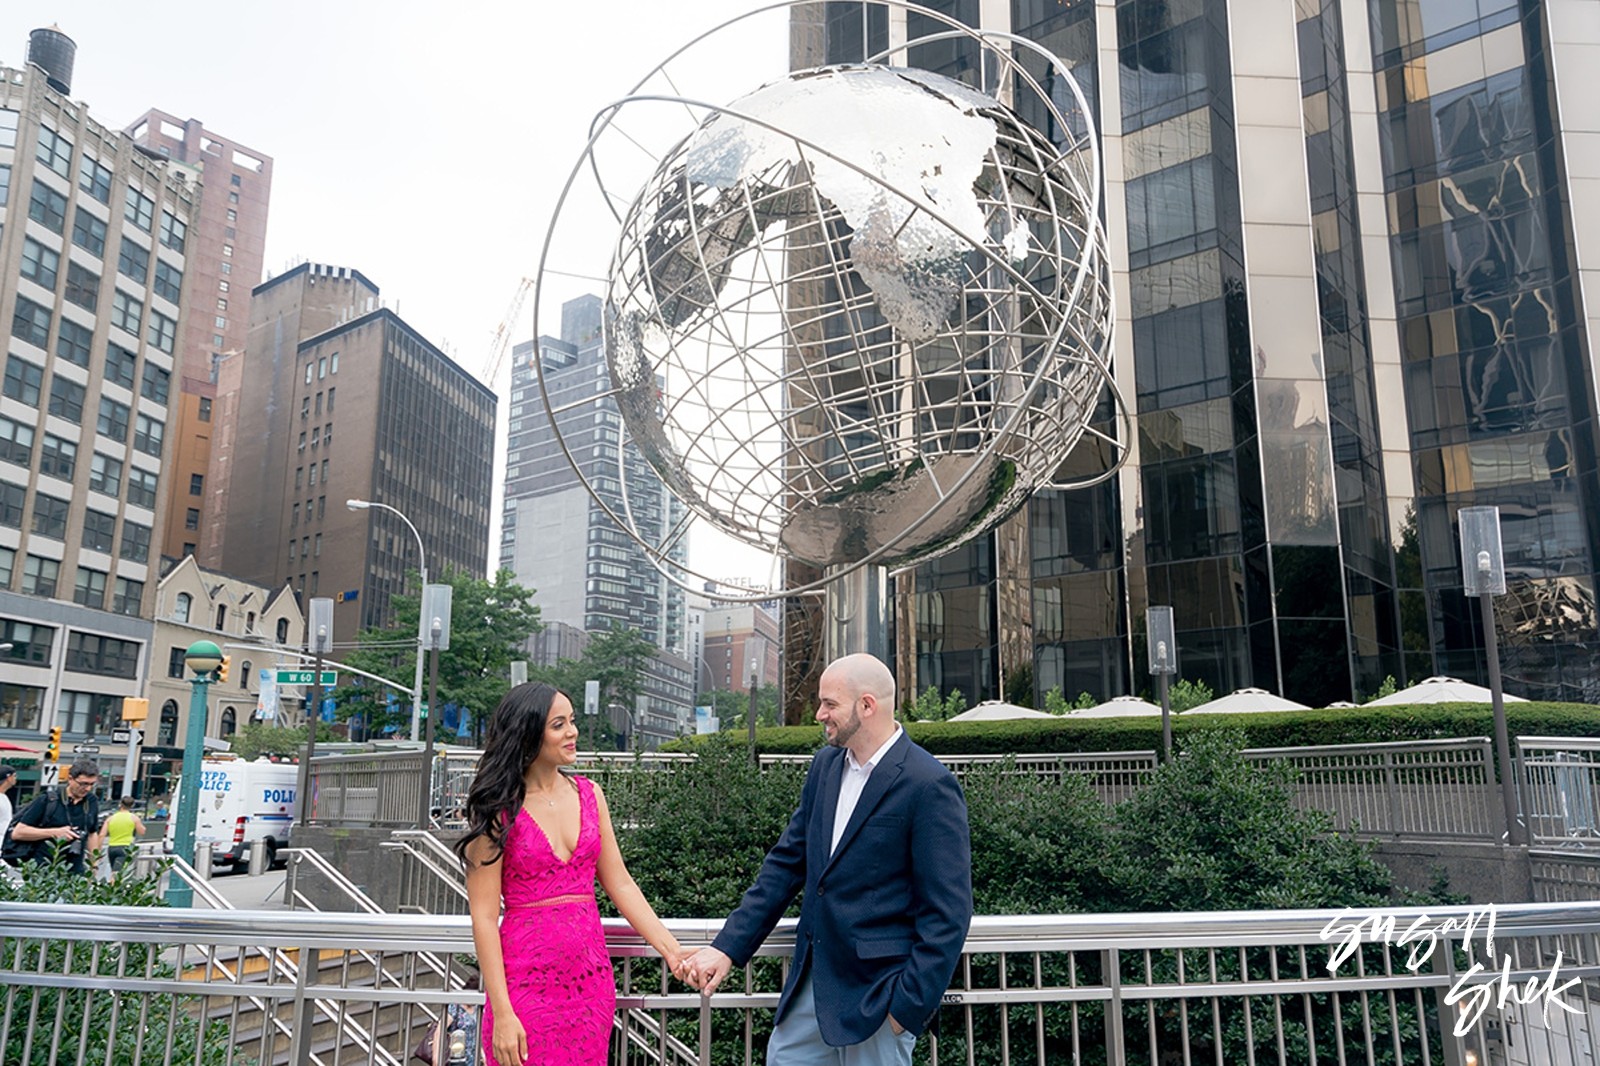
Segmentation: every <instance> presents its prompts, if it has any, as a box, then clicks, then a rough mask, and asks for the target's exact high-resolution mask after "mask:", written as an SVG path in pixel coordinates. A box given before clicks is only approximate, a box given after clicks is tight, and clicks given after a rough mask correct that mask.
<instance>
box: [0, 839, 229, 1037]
mask: <svg viewBox="0 0 1600 1066" xmlns="http://www.w3.org/2000/svg"><path fill="white" fill-rule="evenodd" d="M159 876H160V875H159V874H157V875H156V876H154V877H145V878H139V877H131V876H124V877H119V878H116V879H115V880H112V881H97V880H95V879H94V878H92V877H85V876H83V875H82V874H76V873H72V872H71V870H70V869H69V868H68V867H66V866H65V865H62V864H52V865H43V866H34V867H30V868H29V869H28V870H27V872H26V880H25V881H24V882H23V883H22V884H20V885H19V884H14V883H13V882H11V881H9V880H7V879H5V878H0V904H5V903H50V904H63V903H65V904H72V905H87V906H115V907H165V906H167V902H166V900H164V899H162V898H161V897H160V896H158V895H157V894H156V885H157V879H158V877H159ZM100 948H101V950H100V951H99V952H98V953H96V952H93V951H89V950H87V948H86V947H85V946H84V944H83V943H82V942H81V941H75V940H73V939H72V938H71V934H70V932H69V931H62V933H61V935H58V936H52V937H39V938H35V937H26V938H15V937H0V958H4V959H5V960H6V965H7V967H8V968H13V969H15V970H17V971H18V972H21V973H30V972H32V973H48V974H62V973H70V974H73V975H75V976H76V977H77V978H78V979H80V980H84V979H91V980H92V979H96V978H97V979H98V981H97V983H98V984H99V985H100V986H101V987H96V988H50V987H47V986H42V985H41V986H36V987H34V988H31V989H30V988H27V987H26V986H16V987H13V988H12V989H11V992H12V993H13V994H14V995H15V997H16V999H15V1002H14V1003H9V1002H8V1003H7V1010H8V1012H9V1013H10V1014H11V1018H12V1022H13V1023H12V1025H11V1026H10V1028H9V1030H8V1032H7V1034H6V1037H5V1044H4V1046H3V1048H0V1052H3V1054H0V1060H3V1061H4V1062H5V1063H6V1064H7V1066H50V1064H51V1063H53V1062H54V1061H55V1060H54V1059H52V1058H51V1048H50V1044H51V1041H50V1038H49V1034H48V1027H47V1026H46V1025H44V1024H42V1022H43V1020H45V1019H53V1018H64V1019H67V1020H68V1022H69V1024H68V1026H67V1029H66V1030H65V1031H63V1034H62V1038H63V1048H62V1054H63V1059H64V1060H72V1061H77V1062H95V1063H99V1062H114V1063H131V1062H152V1061H157V1060H161V1059H162V1056H163V1054H164V1053H165V1054H167V1055H168V1056H169V1058H168V1059H167V1060H166V1061H170V1062H184V1063H195V1064H197V1066H222V1064H224V1063H226V1062H228V1061H229V1053H230V1051H231V1049H232V1046H233V1040H232V1034H231V1033H230V1032H229V1031H228V1028H229V1019H228V1018H227V1017H226V1016H224V1017H223V1018H221V1019H220V1020H215V1021H208V1022H203V1021H202V1020H201V1016H202V1015H203V1010H202V1008H203V1007H204V1004H205V999H204V998H203V997H201V996H191V995H180V996H174V995H171V994H169V993H146V992H124V991H121V990H120V983H119V982H120V979H121V978H124V977H126V976H128V975H133V976H136V977H138V978H141V979H153V980H158V981H174V980H176V979H177V978H178V976H179V975H178V973H177V970H176V968H175V967H174V966H173V965H172V963H171V962H170V961H169V960H170V958H171V957H172V955H171V953H170V952H169V951H168V947H167V946H166V945H162V944H147V943H142V942H139V941H128V942H114V943H107V944H103V945H100ZM69 951H70V955H69ZM69 959H70V961H69ZM12 1008H14V1010H13V1009H12ZM141 1008H143V1009H144V1011H145V1012H146V1014H147V1016H148V1017H150V1018H153V1019H161V1020H162V1021H161V1024H160V1025H150V1026H143V1025H138V1024H134V1022H133V1020H134V1019H137V1018H139V1017H140V1016H141V1013H140V1012H141ZM30 1016H34V1017H37V1018H39V1019H41V1025H39V1026H38V1027H37V1029H35V1027H33V1026H30V1025H27V1024H24V1020H25V1019H27V1018H28V1017H30ZM169 1025H170V1026H171V1031H170V1033H169V1032H168V1028H167V1027H168V1026H169ZM30 1033H31V1034H32V1039H33V1046H32V1048H31V1049H30V1050H29V1052H28V1055H27V1056H26V1057H24V1055H23V1047H24V1045H25V1044H26V1043H27V1041H28V1039H29V1036H30ZM168 1041H171V1044H170V1047H171V1050H170V1052H167V1051H166V1050H165V1049H166V1048H167V1046H168V1044H167V1042H168ZM80 1048H82V1051H81V1054H80V1051H79V1049H80ZM74 1056H78V1057H76V1058H75V1057H74Z"/></svg>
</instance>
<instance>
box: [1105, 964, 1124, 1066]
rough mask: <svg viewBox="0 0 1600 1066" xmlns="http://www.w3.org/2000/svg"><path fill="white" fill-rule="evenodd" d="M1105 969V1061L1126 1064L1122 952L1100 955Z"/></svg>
mask: <svg viewBox="0 0 1600 1066" xmlns="http://www.w3.org/2000/svg"><path fill="white" fill-rule="evenodd" d="M1100 957H1101V959H1102V960H1103V962H1102V965H1103V966H1104V967H1105V980H1106V991H1108V992H1110V993H1111V998H1110V999H1108V1000H1106V1061H1107V1062H1127V1061H1128V1047H1127V1038H1126V1037H1124V1036H1123V1033H1122V952H1121V951H1120V950H1118V949H1117V948H1107V949H1106V950H1105V951H1102V952H1101V953H1100Z"/></svg>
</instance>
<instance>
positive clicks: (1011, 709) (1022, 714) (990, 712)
mask: <svg viewBox="0 0 1600 1066" xmlns="http://www.w3.org/2000/svg"><path fill="white" fill-rule="evenodd" d="M1054 717H1055V715H1053V714H1046V713H1045V712H1044V711H1035V710H1033V709H1031V708H1028V707H1018V706H1017V705H1016V704H1014V703H1005V702H1003V701H1001V700H984V701H983V702H982V703H980V704H978V705H977V706H975V707H972V708H970V709H968V710H965V711H962V712H961V713H960V714H957V715H953V716H951V717H950V718H949V719H948V721H951V722H1000V721H1004V720H1005V719H1007V718H1054Z"/></svg>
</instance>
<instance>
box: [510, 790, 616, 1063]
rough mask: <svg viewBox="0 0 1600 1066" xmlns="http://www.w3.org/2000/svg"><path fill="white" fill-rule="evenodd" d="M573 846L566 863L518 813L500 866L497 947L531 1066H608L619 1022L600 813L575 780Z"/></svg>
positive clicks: (591, 796)
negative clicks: (598, 871)
mask: <svg viewBox="0 0 1600 1066" xmlns="http://www.w3.org/2000/svg"><path fill="white" fill-rule="evenodd" d="M572 782H573V783H574V784H575V785H577V788H578V809H579V812H580V819H581V820H580V823H579V829H578V846H577V848H576V849H574V851H573V853H572V857H571V858H569V859H568V860H567V861H566V862H562V861H561V860H560V859H558V858H557V857H556V853H555V851H554V850H553V849H552V848H551V846H550V840H549V838H548V837H546V836H545V834H544V830H543V829H541V828H540V827H539V823H538V822H535V821H534V820H533V817H532V816H531V815H529V814H528V813H527V811H518V812H517V816H516V819H515V820H514V821H513V822H512V825H511V831H510V832H509V833H508V834H507V835H506V853H505V858H504V859H502V860H501V861H502V862H504V863H505V869H504V870H503V871H501V882H500V884H501V888H500V892H501V896H502V897H503V898H504V900H505V914H504V916H503V917H502V918H501V919H500V948H501V951H502V952H503V953H504V955H505V963H506V985H507V986H508V988H509V990H510V994H511V1005H512V1007H513V1008H515V1010H516V1012H517V1017H518V1018H519V1019H521V1021H522V1026H523V1028H524V1029H526V1030H527V1031H528V1066H604V1064H605V1062H606V1055H607V1050H608V1048H609V1045H610V1040H611V1022H612V1018H613V1016H614V1015H615V1013H616V1007H617V990H616V983H615V981H614V980H613V978H612V975H611V955H610V953H609V952H607V950H606V938H605V933H604V931H602V930H601V928H600V910H599V908H598V907H597V906H596V904H595V898H594V883H595V864H596V863H598V862H599V860H600V811H599V807H598V805H597V804H596V803H595V798H594V785H593V784H591V783H590V782H589V780H588V778H584V777H578V776H576V775H574V776H573V777H572ZM483 1056H484V1061H485V1062H487V1063H489V1064H490V1066H520V1064H518V1063H503V1064H501V1063H497V1061H496V1059H495V1057H494V1009H493V1008H492V1007H490V1008H486V1009H485V1011H484V1019H483Z"/></svg>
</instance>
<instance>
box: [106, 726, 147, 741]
mask: <svg viewBox="0 0 1600 1066" xmlns="http://www.w3.org/2000/svg"><path fill="white" fill-rule="evenodd" d="M142 740H144V733H142V732H140V731H139V730H137V729H113V730H112V731H111V743H113V744H138V743H139V742H140V741H142Z"/></svg>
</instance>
